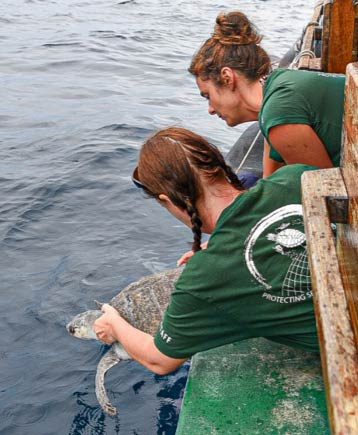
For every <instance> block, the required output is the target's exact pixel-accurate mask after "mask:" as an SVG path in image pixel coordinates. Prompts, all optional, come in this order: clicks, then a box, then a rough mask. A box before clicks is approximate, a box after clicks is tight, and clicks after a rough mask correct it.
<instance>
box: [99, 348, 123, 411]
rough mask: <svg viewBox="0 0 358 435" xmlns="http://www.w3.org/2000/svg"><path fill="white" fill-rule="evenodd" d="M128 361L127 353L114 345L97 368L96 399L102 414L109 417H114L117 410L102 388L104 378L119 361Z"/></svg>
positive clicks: (103, 387)
mask: <svg viewBox="0 0 358 435" xmlns="http://www.w3.org/2000/svg"><path fill="white" fill-rule="evenodd" d="M127 359H130V356H129V355H128V354H127V352H126V351H125V350H124V349H123V348H122V347H121V346H120V344H119V343H115V344H114V345H113V346H112V347H111V348H110V349H109V351H108V352H107V353H106V354H105V355H103V357H102V358H101V360H100V361H99V363H98V366H97V372H96V381H95V382H96V397H97V400H98V402H99V404H100V405H101V408H102V409H103V411H104V412H106V413H107V414H109V415H116V414H117V408H116V407H115V406H113V405H112V404H111V402H110V400H109V398H108V395H107V392H106V388H105V386H104V377H105V375H106V373H107V371H108V370H109V369H110V368H111V367H113V366H115V365H116V364H118V363H119V362H120V361H123V360H127Z"/></svg>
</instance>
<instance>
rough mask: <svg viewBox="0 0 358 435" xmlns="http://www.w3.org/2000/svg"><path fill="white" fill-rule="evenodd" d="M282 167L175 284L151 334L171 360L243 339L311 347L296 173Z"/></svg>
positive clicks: (225, 218) (245, 200) (295, 168)
mask: <svg viewBox="0 0 358 435" xmlns="http://www.w3.org/2000/svg"><path fill="white" fill-rule="evenodd" d="M309 169H313V168H312V167H310V166H306V165H289V166H285V167H283V168H281V169H279V170H278V171H276V172H275V173H274V174H273V175H271V176H270V177H267V178H266V179H263V180H260V181H259V182H258V183H257V184H256V185H255V186H254V187H252V188H251V189H249V190H247V191H246V192H244V193H242V194H240V195H239V196H238V197H237V198H236V199H235V201H234V202H233V203H232V204H230V205H229V206H228V207H226V208H225V210H224V211H223V212H222V214H221V215H220V217H219V219H218V222H217V224H216V227H215V229H214V231H213V233H212V235H211V237H210V240H209V243H208V247H207V249H205V250H202V251H199V252H197V253H196V254H195V255H194V256H193V257H192V258H191V259H190V260H189V262H188V264H187V265H186V267H185V269H184V270H183V272H182V275H181V276H180V278H179V279H178V281H177V282H176V284H175V290H174V292H173V294H172V297H171V300H170V304H169V306H168V309H167V311H166V312H165V315H164V317H163V321H162V323H161V325H160V326H159V328H158V332H157V334H156V337H155V344H156V346H157V348H158V349H159V350H160V351H161V352H162V353H164V354H165V355H168V356H170V357H173V358H185V357H189V356H191V355H193V354H195V353H197V352H200V351H204V350H207V349H210V348H213V347H217V346H221V345H224V344H228V343H232V342H235V341H239V340H243V339H246V338H250V337H260V336H261V337H266V338H269V339H271V340H274V341H277V342H281V343H285V344H288V345H292V346H297V347H302V348H305V349H310V350H315V351H317V350H318V344H317V333H316V326H315V317H314V311H313V304H312V293H311V281H310V276H309V269H308V262H307V253H306V247H305V240H306V238H305V234H304V229H303V218H302V206H301V188H300V185H301V183H300V178H301V174H302V173H303V172H304V171H305V170H309Z"/></svg>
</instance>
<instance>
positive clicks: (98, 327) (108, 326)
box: [93, 304, 120, 344]
mask: <svg viewBox="0 0 358 435" xmlns="http://www.w3.org/2000/svg"><path fill="white" fill-rule="evenodd" d="M102 312H103V315H102V316H101V317H100V318H98V319H97V320H96V321H95V323H94V325H93V330H94V332H95V333H96V335H97V337H98V338H99V340H101V341H103V342H104V343H106V344H112V343H113V342H115V341H117V340H116V339H115V338H114V336H115V333H114V329H113V324H114V323H115V322H116V321H118V319H120V315H119V313H118V311H117V310H116V309H115V308H113V307H112V306H111V305H109V304H103V306H102Z"/></svg>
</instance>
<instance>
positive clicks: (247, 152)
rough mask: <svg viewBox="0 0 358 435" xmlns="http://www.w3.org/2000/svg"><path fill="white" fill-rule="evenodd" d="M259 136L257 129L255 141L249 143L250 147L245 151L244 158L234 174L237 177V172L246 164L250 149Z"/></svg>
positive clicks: (259, 132)
mask: <svg viewBox="0 0 358 435" xmlns="http://www.w3.org/2000/svg"><path fill="white" fill-rule="evenodd" d="M260 134H261V130H260V129H259V131H258V132H257V134H256V136H255V139H254V140H253V141H252V142H251V145H250V146H249V149H248V150H247V151H246V154H245V155H244V157H243V158H242V160H241V162H240V164H239V166H238V167H237V169H236V171H235V174H236V175H237V174H238V172H239V171H240V169H241V168H242V166H243V164H244V163H245V162H246V160H247V158H248V157H249V154H250V153H251V150H252V148H253V147H254V145H255V142H256V141H257V139H258V138H259V136H260Z"/></svg>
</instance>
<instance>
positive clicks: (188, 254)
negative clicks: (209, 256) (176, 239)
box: [177, 242, 208, 266]
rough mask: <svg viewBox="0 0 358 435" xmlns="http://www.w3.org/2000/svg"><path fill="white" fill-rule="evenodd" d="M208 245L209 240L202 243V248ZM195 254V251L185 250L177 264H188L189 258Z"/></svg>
mask: <svg viewBox="0 0 358 435" xmlns="http://www.w3.org/2000/svg"><path fill="white" fill-rule="evenodd" d="M207 246H208V242H204V243H202V244H201V245H200V247H201V249H206V248H207ZM193 255H194V251H187V252H185V253H184V254H183V255H182V256H181V257H180V258H179V260H178V261H177V266H182V265H183V264H186V263H187V262H188V261H189V258H190V257H192V256H193Z"/></svg>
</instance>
